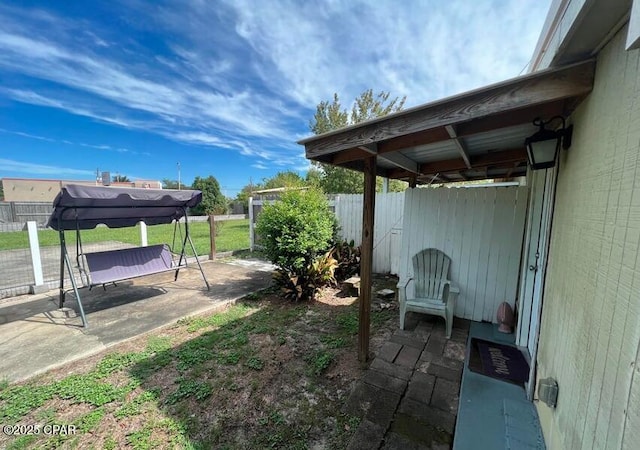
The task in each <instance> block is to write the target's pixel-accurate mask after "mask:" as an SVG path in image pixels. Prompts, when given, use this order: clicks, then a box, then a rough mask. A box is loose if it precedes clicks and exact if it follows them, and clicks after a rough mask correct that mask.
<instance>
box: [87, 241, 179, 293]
mask: <svg viewBox="0 0 640 450" xmlns="http://www.w3.org/2000/svg"><path fill="white" fill-rule="evenodd" d="M84 256H85V258H86V263H87V265H86V267H87V268H88V269H89V280H90V283H91V285H92V286H95V285H100V284H106V283H113V282H114V281H122V280H127V279H130V278H136V277H142V276H145V275H152V274H155V273H160V272H166V271H168V270H172V269H174V268H177V267H176V266H174V264H173V258H172V256H171V250H170V249H169V246H168V245H166V244H160V245H150V246H148V247H134V248H125V249H122V250H109V251H105V252H95V253H86V254H85V255H84Z"/></svg>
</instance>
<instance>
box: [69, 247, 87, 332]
mask: <svg viewBox="0 0 640 450" xmlns="http://www.w3.org/2000/svg"><path fill="white" fill-rule="evenodd" d="M64 261H65V262H66V264H67V270H68V271H69V278H71V286H73V293H74V294H75V295H76V299H77V300H78V309H79V310H80V317H81V318H82V326H83V327H84V328H87V327H88V326H89V324H88V323H87V318H86V317H85V315H84V308H83V307H82V300H80V293H79V292H78V286H77V285H76V279H75V277H74V276H73V271H72V270H71V262H70V261H69V255H68V254H67V252H64Z"/></svg>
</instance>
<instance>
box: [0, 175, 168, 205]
mask: <svg viewBox="0 0 640 450" xmlns="http://www.w3.org/2000/svg"><path fill="white" fill-rule="evenodd" d="M0 181H1V182H2V187H3V191H4V201H7V202H52V201H53V199H54V198H56V195H58V193H59V192H60V189H61V188H62V186H66V185H67V184H83V185H88V186H94V185H95V182H94V181H86V180H43V179H35V178H3V179H2V180H0ZM111 186H114V187H118V186H120V187H136V188H148V189H162V183H160V182H159V181H151V180H135V181H130V182H117V183H116V182H114V183H111Z"/></svg>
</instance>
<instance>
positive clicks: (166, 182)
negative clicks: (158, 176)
mask: <svg viewBox="0 0 640 450" xmlns="http://www.w3.org/2000/svg"><path fill="white" fill-rule="evenodd" d="M178 187H179V186H178V181H177V180H170V179H169V178H163V179H162V189H178Z"/></svg>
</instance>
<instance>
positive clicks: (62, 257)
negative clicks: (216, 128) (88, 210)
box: [58, 231, 67, 308]
mask: <svg viewBox="0 0 640 450" xmlns="http://www.w3.org/2000/svg"><path fill="white" fill-rule="evenodd" d="M66 253H67V252H66V243H65V241H64V231H61V232H60V300H59V301H58V308H62V305H64V264H65V255H66Z"/></svg>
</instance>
